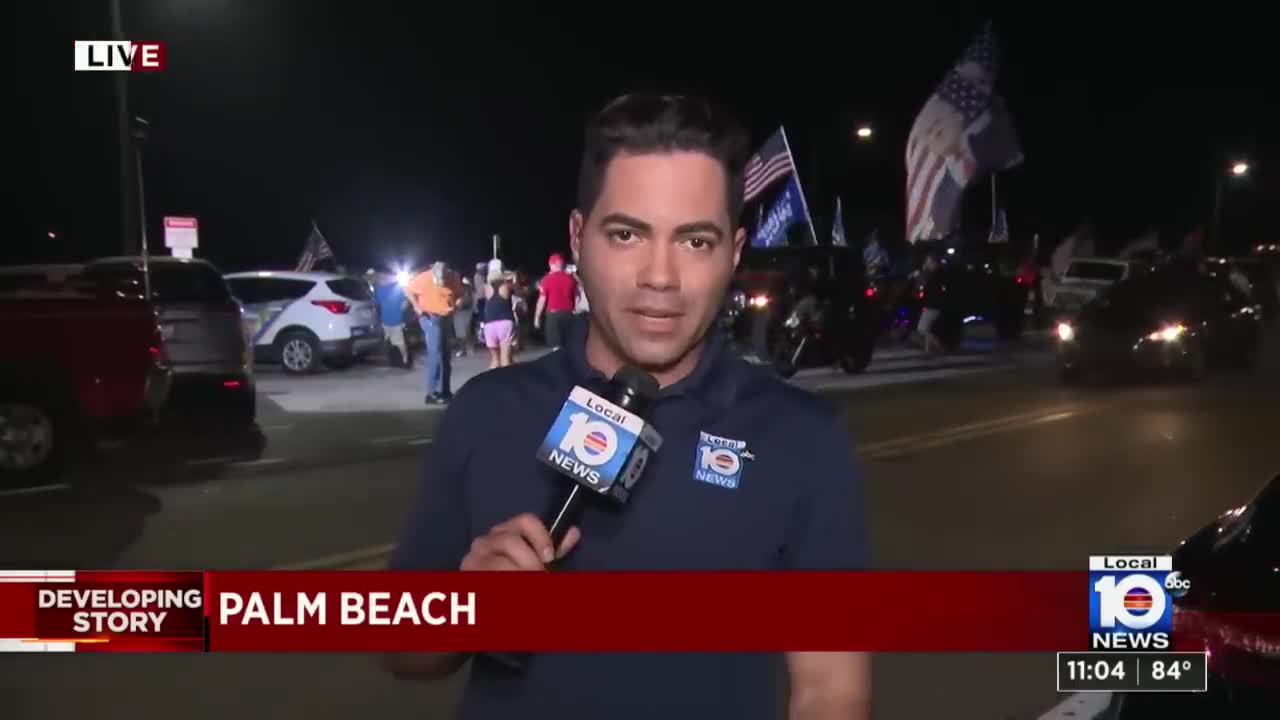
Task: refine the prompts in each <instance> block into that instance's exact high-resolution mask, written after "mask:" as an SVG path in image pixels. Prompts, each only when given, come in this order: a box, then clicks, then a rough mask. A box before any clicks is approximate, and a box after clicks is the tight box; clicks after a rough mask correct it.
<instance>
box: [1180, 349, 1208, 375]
mask: <svg viewBox="0 0 1280 720" xmlns="http://www.w3.org/2000/svg"><path fill="white" fill-rule="evenodd" d="M1184 358H1185V365H1184V366H1183V368H1184V370H1183V378H1184V379H1185V380H1186V381H1187V382H1199V381H1201V380H1203V379H1204V376H1205V375H1206V374H1208V363H1207V362H1206V359H1205V355H1204V346H1203V345H1201V344H1200V343H1199V342H1193V343H1191V344H1190V345H1189V346H1188V347H1187V351H1186V355H1184Z"/></svg>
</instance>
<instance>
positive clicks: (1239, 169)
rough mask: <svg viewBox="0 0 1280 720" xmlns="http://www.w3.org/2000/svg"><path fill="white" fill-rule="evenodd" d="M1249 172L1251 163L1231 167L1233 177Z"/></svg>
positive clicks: (1240, 163) (1239, 163)
mask: <svg viewBox="0 0 1280 720" xmlns="http://www.w3.org/2000/svg"><path fill="white" fill-rule="evenodd" d="M1248 172H1249V163H1247V162H1238V163H1236V164H1235V165H1232V166H1231V174H1232V175H1245V174H1247V173H1248Z"/></svg>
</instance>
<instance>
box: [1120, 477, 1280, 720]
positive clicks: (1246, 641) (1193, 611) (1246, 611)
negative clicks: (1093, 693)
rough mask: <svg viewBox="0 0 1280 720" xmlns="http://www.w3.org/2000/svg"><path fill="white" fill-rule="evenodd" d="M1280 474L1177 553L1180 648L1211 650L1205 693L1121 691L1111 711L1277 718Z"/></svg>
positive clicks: (1131, 716)
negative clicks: (1181, 584)
mask: <svg viewBox="0 0 1280 720" xmlns="http://www.w3.org/2000/svg"><path fill="white" fill-rule="evenodd" d="M1278 558H1280V476H1276V477H1274V478H1273V479H1272V480H1271V482H1270V483H1268V484H1267V485H1265V486H1264V487H1263V488H1262V490H1261V491H1260V492H1259V493H1258V494H1257V495H1256V496H1255V497H1254V498H1253V499H1252V500H1250V501H1249V502H1247V503H1245V504H1244V505H1241V506H1240V507H1237V508H1233V509H1231V510H1228V511H1226V512H1224V513H1222V514H1221V515H1219V516H1218V518H1217V519H1216V520H1214V521H1213V522H1211V523H1209V524H1208V525H1206V526H1205V527H1204V528H1202V529H1200V530H1199V531H1197V532H1196V533H1194V534H1192V535H1191V537H1188V538H1187V539H1186V540H1184V541H1183V542H1182V543H1180V544H1179V545H1178V548H1177V550H1175V551H1174V553H1173V569H1174V570H1176V571H1178V572H1180V573H1182V577H1183V579H1185V580H1187V581H1189V582H1190V584H1191V587H1190V589H1189V590H1188V591H1187V594H1186V595H1184V596H1182V597H1180V598H1175V599H1174V600H1173V606H1174V607H1173V612H1174V626H1175V628H1176V629H1177V632H1176V633H1175V635H1174V642H1175V648H1174V649H1176V650H1181V651H1189V652H1204V653H1206V655H1207V663H1208V669H1209V682H1208V689H1207V691H1206V692H1203V693H1191V694H1188V693H1119V694H1117V695H1115V696H1114V697H1113V698H1112V701H1111V706H1110V708H1109V710H1108V712H1106V713H1104V715H1103V717H1106V718H1109V719H1111V720H1137V719H1139V718H1151V717H1160V718H1167V717H1194V718H1254V717H1256V718H1270V717H1275V715H1276V709H1277V708H1278V707H1280V573H1278V572H1277V571H1276V566H1277V559H1278Z"/></svg>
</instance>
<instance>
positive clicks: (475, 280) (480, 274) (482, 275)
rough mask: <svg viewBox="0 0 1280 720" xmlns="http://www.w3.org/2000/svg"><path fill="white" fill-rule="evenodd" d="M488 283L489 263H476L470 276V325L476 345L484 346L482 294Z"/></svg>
mask: <svg viewBox="0 0 1280 720" xmlns="http://www.w3.org/2000/svg"><path fill="white" fill-rule="evenodd" d="M488 284H489V263H487V262H478V263H476V273H475V276H473V277H472V278H471V298H472V300H473V302H474V305H473V307H472V313H471V322H472V326H473V327H474V328H475V335H474V337H475V342H476V347H479V348H483V347H484V295H485V287H486V286H487V285H488Z"/></svg>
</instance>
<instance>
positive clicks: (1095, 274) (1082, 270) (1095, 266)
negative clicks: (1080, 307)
mask: <svg viewBox="0 0 1280 720" xmlns="http://www.w3.org/2000/svg"><path fill="white" fill-rule="evenodd" d="M1064 275H1065V276H1066V277H1069V278H1074V279H1078V280H1119V279H1120V278H1121V277H1122V276H1123V275H1124V266H1123V265H1117V264H1115V263H1104V262H1081V261H1078V260H1077V261H1076V262H1073V263H1071V265H1070V266H1068V267H1067V272H1066V273H1064Z"/></svg>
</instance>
